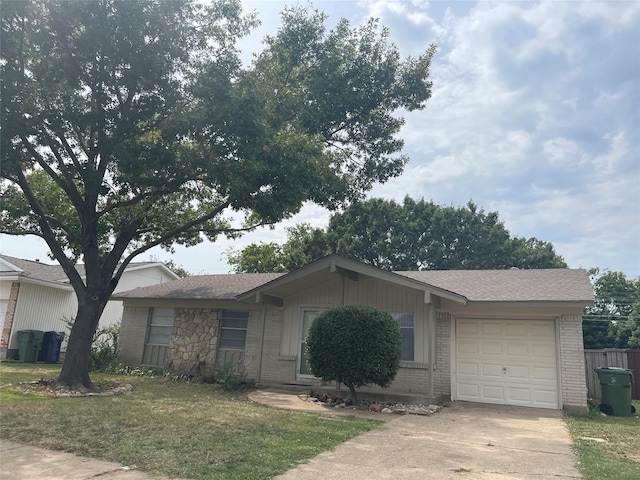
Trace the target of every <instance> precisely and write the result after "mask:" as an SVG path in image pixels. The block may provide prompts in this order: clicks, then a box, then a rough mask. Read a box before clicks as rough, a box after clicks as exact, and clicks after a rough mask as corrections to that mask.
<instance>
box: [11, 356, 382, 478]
mask: <svg viewBox="0 0 640 480" xmlns="http://www.w3.org/2000/svg"><path fill="white" fill-rule="evenodd" d="M48 374H49V377H53V376H55V372H54V371H52V370H48ZM9 375H10V376H12V377H13V378H18V377H19V378H20V379H22V380H27V381H29V380H34V379H37V378H38V374H35V373H33V372H32V371H29V369H27V368H24V367H20V368H18V370H16V369H14V368H12V367H11V366H7V365H0V376H1V377H2V378H3V382H2V383H5V381H4V378H5V377H6V376H9ZM34 376H35V378H34ZM93 377H94V378H93V379H94V380H96V381H109V380H115V381H119V382H122V383H130V384H132V385H133V387H134V391H133V393H130V394H127V395H122V396H114V397H89V398H46V397H41V396H37V395H33V394H24V393H21V392H20V391H19V390H18V389H15V388H13V387H5V388H3V389H2V391H0V401H1V402H2V411H1V413H2V414H1V416H0V431H1V432H2V433H1V434H2V436H3V437H6V438H10V439H12V440H15V441H18V442H25V443H29V444H32V445H38V446H42V447H45V448H51V449H56V450H63V451H68V452H73V453H77V454H81V455H86V456H90V457H96V458H104V459H106V460H110V461H115V462H119V463H122V464H124V465H135V466H137V467H138V468H140V469H142V470H146V471H149V472H152V473H157V474H161V475H165V476H168V477H179V478H192V479H210V478H221V479H227V478H228V479H266V478H270V477H272V476H273V475H277V474H279V473H282V472H285V471H286V470H288V469H290V468H292V467H294V466H295V465H297V464H299V463H301V462H303V461H305V460H307V459H309V458H311V457H313V456H315V455H317V454H318V453H320V452H322V451H324V450H327V449H330V448H333V447H334V446H336V445H337V444H339V443H341V442H343V441H345V440H348V439H349V438H352V437H354V436H356V435H359V434H361V433H363V432H366V431H369V430H371V429H374V428H376V427H377V426H378V425H379V424H380V422H375V421H371V420H366V419H356V418H353V417H333V416H329V415H316V414H307V413H300V412H288V411H282V410H275V409H270V408H268V407H265V406H262V405H256V404H254V403H252V402H250V401H249V400H247V398H246V395H245V394H244V393H242V392H225V391H223V390H222V389H221V388H220V387H219V386H215V385H202V384H191V383H181V382H170V381H167V380H164V379H159V378H147V377H115V376H113V375H99V374H95V375H93Z"/></svg>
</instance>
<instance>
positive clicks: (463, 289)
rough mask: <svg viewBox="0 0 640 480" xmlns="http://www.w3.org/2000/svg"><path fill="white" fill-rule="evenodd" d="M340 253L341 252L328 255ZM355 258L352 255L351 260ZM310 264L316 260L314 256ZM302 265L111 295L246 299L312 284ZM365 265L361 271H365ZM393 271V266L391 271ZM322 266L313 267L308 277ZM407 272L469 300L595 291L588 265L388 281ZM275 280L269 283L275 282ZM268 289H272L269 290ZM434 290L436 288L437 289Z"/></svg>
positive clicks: (580, 297) (585, 296) (563, 296)
mask: <svg viewBox="0 0 640 480" xmlns="http://www.w3.org/2000/svg"><path fill="white" fill-rule="evenodd" d="M327 258H329V259H330V258H338V259H340V258H342V257H339V256H337V255H332V256H329V257H325V263H326V259H327ZM349 262H353V261H349ZM310 265H318V262H314V263H313V264H310ZM306 268H307V267H303V268H301V269H299V270H296V271H295V272H291V273H289V274H283V273H236V274H219V275H199V276H193V277H187V278H184V279H181V280H175V281H172V282H168V283H163V284H158V285H152V286H149V287H142V288H137V289H135V290H129V291H127V292H121V293H118V294H115V295H114V296H113V298H119V299H125V298H164V299H211V300H221V299H236V298H237V297H240V299H243V298H244V297H247V296H248V295H250V294H251V293H252V291H257V290H259V289H260V287H262V286H266V284H268V283H269V282H274V281H275V280H278V281H277V284H278V285H279V284H286V283H287V279H288V278H290V279H291V283H292V285H291V287H292V288H294V289H295V286H296V285H298V287H299V288H309V285H313V282H311V283H310V282H308V281H305V279H303V276H304V271H305V269H306ZM366 272H367V270H366V269H365V270H363V271H362V272H361V273H365V274H366ZM387 273H390V272H387ZM319 274H320V273H319V271H316V270H313V269H310V270H309V273H308V277H309V280H311V277H313V276H315V275H319ZM394 277H404V278H406V279H410V280H411V281H413V282H415V284H416V285H423V286H424V287H426V288H428V287H434V288H435V289H437V290H440V291H441V292H452V293H453V294H455V295H458V296H460V297H461V298H464V299H466V300H468V301H471V302H538V301H541V302H581V303H585V304H588V303H591V302H593V291H592V289H591V283H590V281H589V275H588V274H587V271H586V270H571V269H544V270H516V269H513V270H431V271H420V272H396V273H395V274H391V275H387V276H385V279H386V280H387V281H391V282H393V281H394ZM273 284H274V283H271V284H270V285H273ZM267 292H268V293H269V291H268V290H267ZM434 293H436V295H437V294H438V292H437V291H435V292H434Z"/></svg>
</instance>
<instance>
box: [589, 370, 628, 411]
mask: <svg viewBox="0 0 640 480" xmlns="http://www.w3.org/2000/svg"><path fill="white" fill-rule="evenodd" d="M595 372H596V373H597V374H598V380H599V381H600V388H601V389H602V403H600V411H601V412H603V413H606V414H607V415H613V416H615V417H630V416H631V414H632V413H634V412H635V408H634V407H633V405H632V404H631V384H632V383H633V372H632V371H631V370H627V369H626V368H617V367H605V368H596V369H595Z"/></svg>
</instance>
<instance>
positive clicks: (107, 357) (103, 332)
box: [89, 323, 120, 373]
mask: <svg viewBox="0 0 640 480" xmlns="http://www.w3.org/2000/svg"><path fill="white" fill-rule="evenodd" d="M119 336H120V324H119V323H118V324H115V325H111V326H110V327H106V328H100V329H98V330H96V333H95V335H94V336H93V344H92V345H91V356H90V357H89V371H90V372H107V373H115V371H116V370H117V369H118V367H119V365H120V362H119V361H118V337H119Z"/></svg>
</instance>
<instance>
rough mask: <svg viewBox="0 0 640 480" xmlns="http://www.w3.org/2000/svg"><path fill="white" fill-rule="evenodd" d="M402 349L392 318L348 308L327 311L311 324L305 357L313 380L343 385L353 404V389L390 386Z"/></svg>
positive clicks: (362, 307)
mask: <svg viewBox="0 0 640 480" xmlns="http://www.w3.org/2000/svg"><path fill="white" fill-rule="evenodd" d="M401 348H402V337H401V335H400V327H399V326H398V323H397V322H396V321H395V320H394V319H393V318H392V317H391V315H389V314H388V313H387V312H383V311H381V310H378V309H376V308H373V307H370V306H367V305H347V306H344V307H337V308H333V309H331V310H327V311H325V312H323V313H322V314H321V315H320V316H319V317H318V318H317V319H316V320H315V321H314V322H313V324H312V325H311V328H310V329H309V334H308V336H307V339H306V358H307V362H308V364H309V367H310V369H311V372H312V373H313V374H314V375H315V376H316V377H320V378H322V380H324V381H332V380H335V381H336V382H340V383H343V384H344V385H346V386H347V387H349V390H350V391H351V397H352V400H354V401H356V398H355V388H356V387H362V386H366V385H371V384H376V385H380V386H381V387H388V386H389V385H390V384H391V382H392V381H393V379H394V378H395V376H396V373H397V371H398V368H399V367H400V355H401Z"/></svg>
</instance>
